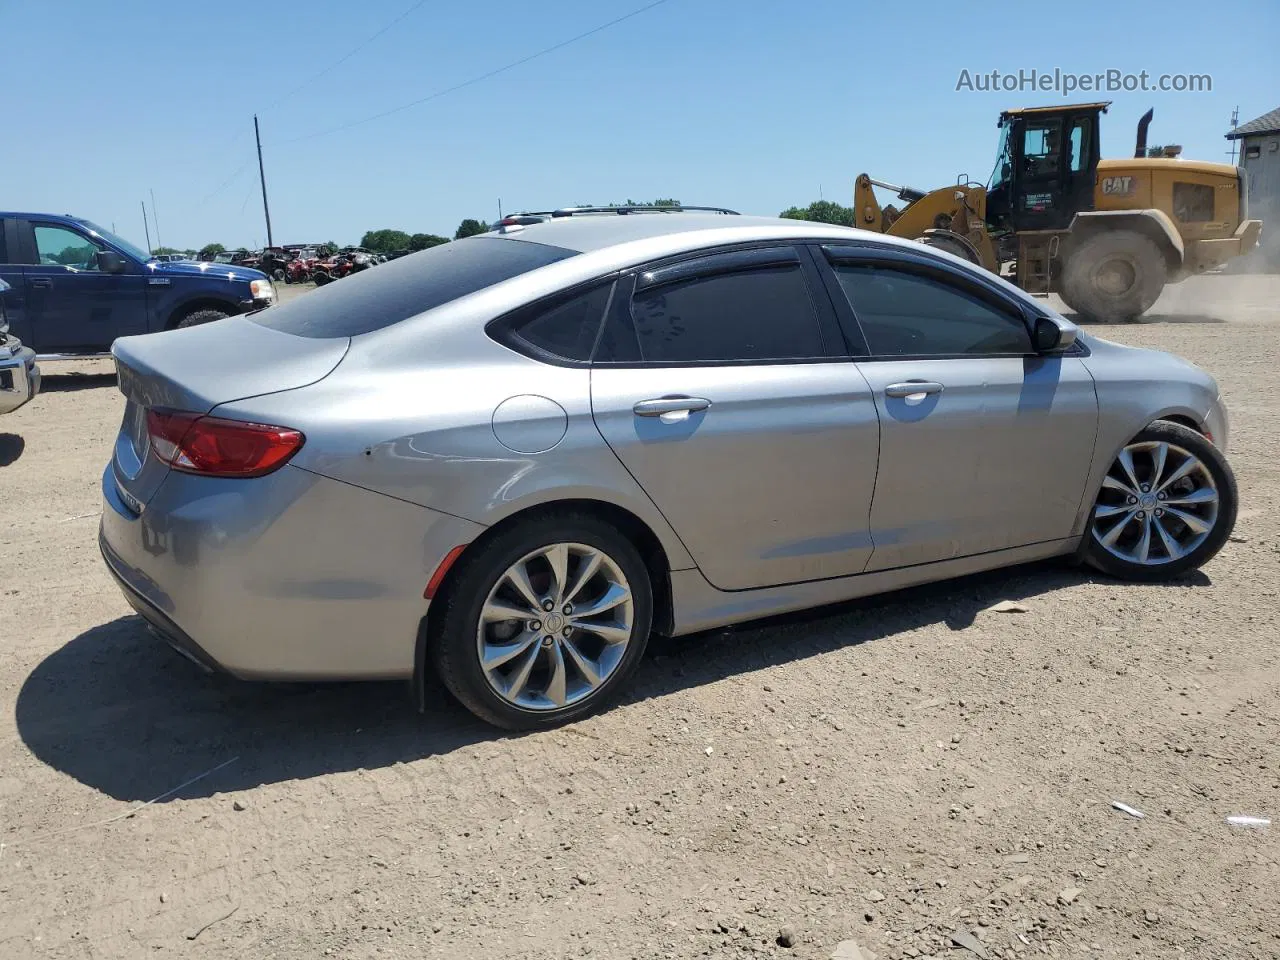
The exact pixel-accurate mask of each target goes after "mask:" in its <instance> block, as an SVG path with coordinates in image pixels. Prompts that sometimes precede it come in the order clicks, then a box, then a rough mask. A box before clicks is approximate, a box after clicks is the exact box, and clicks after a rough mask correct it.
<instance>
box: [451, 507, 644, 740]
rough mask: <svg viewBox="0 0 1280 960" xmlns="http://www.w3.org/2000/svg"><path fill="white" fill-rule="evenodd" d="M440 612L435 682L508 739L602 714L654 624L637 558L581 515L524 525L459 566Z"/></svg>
mask: <svg viewBox="0 0 1280 960" xmlns="http://www.w3.org/2000/svg"><path fill="white" fill-rule="evenodd" d="M441 601H442V602H443V604H444V612H443V614H442V615H441V617H440V619H439V621H438V622H439V631H438V633H437V635H436V636H435V638H434V643H433V648H432V649H433V654H434V659H435V664H436V669H437V671H438V672H439V675H440V678H441V679H442V680H443V682H444V684H445V686H446V687H448V689H449V691H450V692H451V693H452V694H453V695H454V696H455V697H456V698H457V699H458V700H459V701H460V702H461V703H462V704H463V706H465V707H467V708H468V709H469V710H471V712H473V713H474V714H476V715H477V716H479V717H480V718H481V719H484V720H487V721H488V722H489V723H492V724H495V725H496V726H500V727H505V728H507V729H511V730H519V729H536V728H540V727H550V726H555V725H558V724H561V723H565V722H568V721H570V720H576V719H579V718H581V717H583V716H585V715H587V714H589V713H592V712H594V711H595V710H597V709H599V708H600V707H602V706H603V705H604V704H605V703H607V702H608V701H609V700H610V699H612V697H613V696H614V695H615V694H616V693H617V692H619V691H620V690H621V689H622V688H623V687H625V685H626V682H627V680H628V679H629V678H630V677H631V675H632V674H634V672H635V670H636V668H637V667H638V666H639V663H640V659H641V657H642V656H643V654H644V649H645V645H646V643H647V642H648V637H649V629H650V624H651V622H652V618H653V591H652V587H651V584H650V581H649V573H648V569H647V568H646V566H645V563H644V560H643V558H642V557H641V556H640V553H639V551H638V550H637V549H636V548H635V546H634V545H633V544H632V543H631V542H630V541H629V540H627V539H626V538H625V537H623V536H622V535H621V534H620V533H619V532H618V531H617V530H616V529H614V528H613V527H612V526H610V525H609V524H607V523H604V522H602V521H600V520H599V519H597V518H595V517H592V516H590V515H573V516H563V515H561V516H554V517H552V516H548V517H543V518H540V519H537V520H533V521H531V522H528V523H525V524H521V525H519V526H516V527H513V528H511V529H509V530H507V531H504V532H503V533H501V534H499V535H498V536H497V537H495V538H493V539H492V540H490V541H489V542H487V543H485V544H482V545H481V546H480V547H479V548H478V549H477V550H475V552H474V553H468V554H464V555H463V557H462V559H461V560H459V562H458V567H457V568H456V569H455V571H454V572H453V576H452V577H451V584H450V586H449V587H448V589H447V590H446V591H445V594H444V595H443V596H442V597H440V598H438V600H437V602H441Z"/></svg>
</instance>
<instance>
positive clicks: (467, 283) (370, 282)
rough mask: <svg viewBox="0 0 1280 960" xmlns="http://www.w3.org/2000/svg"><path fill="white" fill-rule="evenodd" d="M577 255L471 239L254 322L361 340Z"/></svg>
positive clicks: (329, 288) (364, 275) (347, 281)
mask: <svg viewBox="0 0 1280 960" xmlns="http://www.w3.org/2000/svg"><path fill="white" fill-rule="evenodd" d="M576 252H577V251H574V250H566V249H564V248H562V247H553V246H549V245H547V244H542V243H531V242H529V241H527V240H506V239H502V238H499V237H470V238H468V239H466V240H455V241H453V242H452V243H442V244H440V245H439V246H435V247H432V248H431V249H430V250H423V251H422V252H421V253H415V254H413V255H412V256H408V257H400V258H399V259H398V260H393V261H391V262H390V263H387V264H383V265H382V266H380V267H378V269H376V270H365V271H363V272H361V273H357V274H354V275H353V276H350V277H346V278H344V279H343V281H342V282H341V283H331V284H328V285H326V286H324V287H322V288H320V289H319V290H317V291H315V292H314V293H309V294H307V295H306V296H305V297H299V298H298V299H296V300H293V301H291V302H289V303H285V304H281V305H279V306H275V307H271V308H270V309H267V310H260V311H258V312H257V313H254V314H251V315H250V317H249V319H251V320H252V321H253V322H254V323H260V324H262V326H264V327H270V328H271V329H272V330H280V331H282V332H284V333H292V334H295V335H297V336H300V337H354V336H358V335H360V334H362V333H370V332H372V331H374V330H381V329H383V328H384V327H389V326H391V325H392V324H394V323H399V322H400V321H401V320H407V319H408V318H409V317H412V316H415V315H417V314H419V313H423V312H424V311H427V310H432V309H434V308H436V307H439V306H441V305H443V304H446V303H449V302H450V301H451V300H457V299H459V298H460V297H465V296H466V295H468V294H471V293H475V292H476V291H478V290H483V289H484V288H485V287H491V286H493V285H494V284H496V283H501V282H502V281H503V280H510V279H511V278H512V277H516V276H519V275H520V274H522V273H528V272H530V271H532V270H537V269H538V268H539V267H545V266H547V265H548V264H552V263H555V262H556V261H558V260H564V259H565V258H567V257H572V256H574V255H575V254H576Z"/></svg>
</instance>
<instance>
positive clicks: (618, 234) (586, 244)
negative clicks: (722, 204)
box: [481, 213, 936, 258]
mask: <svg viewBox="0 0 1280 960" xmlns="http://www.w3.org/2000/svg"><path fill="white" fill-rule="evenodd" d="M481 236H489V237H500V238H502V239H504V240H524V241H528V242H530V243H543V244H547V245H549V246H554V247H561V248H563V249H566V250H573V251H576V252H577V253H580V254H586V253H598V252H602V251H606V250H609V249H610V248H614V247H621V246H623V245H624V244H637V248H636V249H638V250H642V251H643V255H644V256H646V257H649V258H652V257H654V256H661V255H662V253H663V251H662V249H661V248H663V247H666V248H669V250H670V252H671V253H680V252H683V251H685V250H690V249H696V248H698V247H709V246H715V245H716V244H717V243H725V244H729V243H751V242H753V241H767V240H778V241H784V242H785V241H788V240H806V239H807V240H813V241H817V242H824V241H825V242H829V243H831V242H840V241H842V240H843V241H850V240H852V241H856V242H859V243H872V244H878V245H882V246H887V247H899V248H905V249H908V250H912V251H915V252H919V250H920V245H919V244H918V243H916V242H915V241H913V240H907V239H903V238H901V237H893V236H889V235H888V234H884V233H877V232H874V231H869V230H862V229H859V228H857V227H843V226H839V225H835V224H829V223H818V222H816V221H812V220H790V219H787V218H784V217H752V216H739V215H736V214H735V215H724V214H715V213H636V214H627V215H625V216H618V215H609V214H589V215H586V216H581V215H577V216H572V217H557V218H554V219H550V220H545V221H543V222H541V223H531V224H519V225H516V226H514V227H510V226H509V227H503V228H501V229H499V230H496V231H492V232H490V233H488V234H481ZM646 241H647V242H646ZM664 241H665V243H664ZM934 252H936V251H934ZM619 253H621V251H619Z"/></svg>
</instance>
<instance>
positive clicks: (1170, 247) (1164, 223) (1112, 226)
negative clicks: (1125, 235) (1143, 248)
mask: <svg viewBox="0 0 1280 960" xmlns="http://www.w3.org/2000/svg"><path fill="white" fill-rule="evenodd" d="M1125 228H1129V229H1133V230H1136V231H1137V232H1138V233H1142V234H1145V235H1147V236H1149V237H1151V239H1152V240H1154V241H1155V242H1156V243H1157V244H1158V245H1159V247H1160V249H1161V250H1162V251H1163V252H1164V255H1165V259H1166V260H1168V261H1169V267H1170V269H1171V270H1176V269H1178V268H1179V267H1181V266H1182V263H1183V261H1184V260H1185V259H1186V249H1185V247H1184V245H1183V243H1182V235H1181V234H1179V233H1178V228H1177V226H1175V225H1174V222H1173V220H1171V219H1170V218H1169V215H1168V214H1167V213H1165V212H1164V211H1163V210H1086V211H1083V212H1081V213H1077V214H1076V215H1075V216H1074V217H1073V218H1072V220H1071V228H1070V229H1071V235H1072V236H1073V237H1076V236H1087V235H1088V234H1089V233H1091V232H1093V231H1096V230H1121V229H1125Z"/></svg>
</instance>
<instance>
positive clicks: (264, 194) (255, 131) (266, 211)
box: [153, 113, 275, 247]
mask: <svg viewBox="0 0 1280 960" xmlns="http://www.w3.org/2000/svg"><path fill="white" fill-rule="evenodd" d="M253 139H254V140H256V141H257V142H258V179H259V180H260V181H261V182H262V212H263V214H264V215H265V216H266V218H267V246H268V247H274V246H275V243H274V242H272V239H271V208H270V207H268V206H267V175H266V173H265V172H264V171H263V169H262V137H261V136H259V135H258V115H257V114H256V113H255V114H254V115H253ZM153 204H154V201H153Z"/></svg>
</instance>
